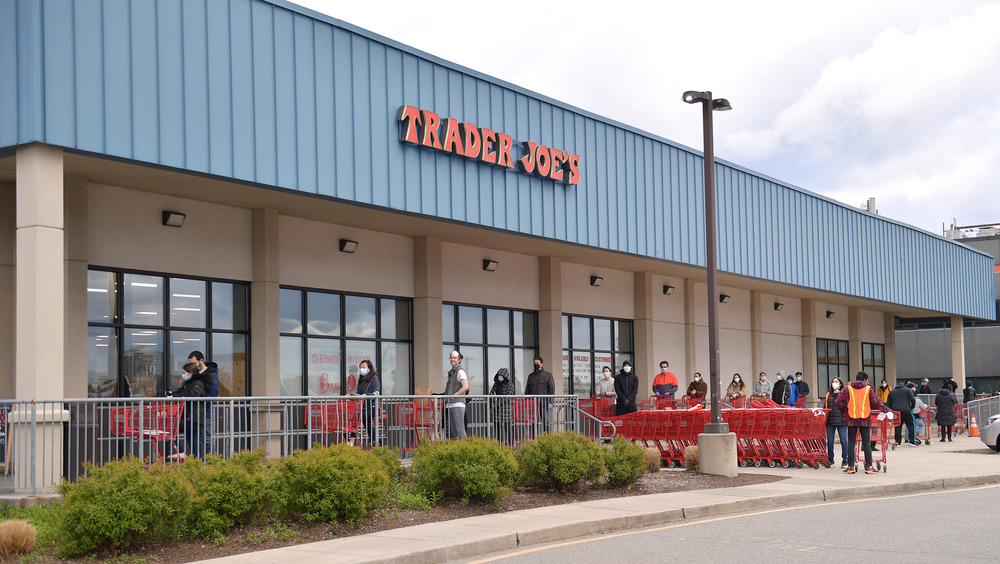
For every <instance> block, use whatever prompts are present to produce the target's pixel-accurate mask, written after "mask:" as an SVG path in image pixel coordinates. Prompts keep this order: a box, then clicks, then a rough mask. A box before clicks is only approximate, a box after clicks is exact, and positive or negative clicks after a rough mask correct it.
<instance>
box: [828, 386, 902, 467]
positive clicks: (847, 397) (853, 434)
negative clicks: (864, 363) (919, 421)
mask: <svg viewBox="0 0 1000 564" xmlns="http://www.w3.org/2000/svg"><path fill="white" fill-rule="evenodd" d="M868 378H869V376H868V373H867V372H858V375H857V376H855V377H854V381H853V382H851V384H850V385H849V386H847V387H846V388H845V389H843V390H841V392H840V395H839V396H837V402H836V406H837V408H838V409H840V411H841V412H842V413H843V414H844V419H845V420H846V422H847V452H849V453H851V456H852V460H851V463H850V464H849V465H848V466H847V468H844V473H845V474H855V473H857V471H858V468H857V465H856V461H855V460H853V457H854V452H855V448H854V445H855V443H856V442H857V440H858V439H857V436H858V434H860V435H861V439H860V440H861V446H862V448H863V449H864V451H865V474H874V473H875V469H874V468H873V467H872V444H871V437H872V433H871V417H870V416H871V412H872V410H878V411H881V412H882V413H888V417H889V418H890V419H891V418H892V412H891V411H890V410H889V408H888V407H886V405H885V404H884V403H882V402H880V401H878V396H876V395H875V390H873V389H872V386H871V384H870V383H869V382H868Z"/></svg>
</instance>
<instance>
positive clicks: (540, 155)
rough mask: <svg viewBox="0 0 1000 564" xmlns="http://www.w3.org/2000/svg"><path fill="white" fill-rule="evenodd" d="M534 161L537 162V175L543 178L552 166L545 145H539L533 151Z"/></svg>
mask: <svg viewBox="0 0 1000 564" xmlns="http://www.w3.org/2000/svg"><path fill="white" fill-rule="evenodd" d="M535 162H536V163H538V168H537V169H536V171H537V172H538V176H541V177H542V178H545V177H546V176H548V175H549V169H550V168H552V159H551V158H550V157H549V149H548V147H546V146H545V145H539V146H538V150H537V151H536V152H535Z"/></svg>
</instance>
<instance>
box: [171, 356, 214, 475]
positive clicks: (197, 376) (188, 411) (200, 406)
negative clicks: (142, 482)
mask: <svg viewBox="0 0 1000 564" xmlns="http://www.w3.org/2000/svg"><path fill="white" fill-rule="evenodd" d="M181 370H182V372H181V386H180V387H179V388H177V389H176V390H174V392H173V394H172V395H173V396H174V397H177V398H202V397H205V390H206V389H207V388H208V381H207V379H206V377H205V375H203V374H201V373H199V372H198V363H197V362H189V363H187V364H185V365H184V368H182V369H181ZM204 411H205V404H204V403H203V402H195V401H189V402H185V405H184V417H183V424H184V442H185V452H178V453H177V455H176V456H175V458H177V459H180V460H184V458H185V457H186V456H188V455H191V456H198V457H200V456H201V454H202V449H201V447H202V430H203V429H202V421H203V420H204Z"/></svg>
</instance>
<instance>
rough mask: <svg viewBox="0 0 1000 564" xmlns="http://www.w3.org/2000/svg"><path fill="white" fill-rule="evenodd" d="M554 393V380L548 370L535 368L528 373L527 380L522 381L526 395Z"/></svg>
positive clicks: (548, 394)
mask: <svg viewBox="0 0 1000 564" xmlns="http://www.w3.org/2000/svg"><path fill="white" fill-rule="evenodd" d="M554 393H556V384H555V380H553V379H552V373H551V372H549V371H548V370H535V371H534V372H532V373H531V374H528V380H527V381H526V382H525V383H524V395H526V396H551V395H552V394H554Z"/></svg>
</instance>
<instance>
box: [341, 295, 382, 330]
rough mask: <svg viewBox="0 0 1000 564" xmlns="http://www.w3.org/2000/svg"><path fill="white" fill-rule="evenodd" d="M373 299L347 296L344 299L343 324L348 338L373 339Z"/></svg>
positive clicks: (374, 327)
mask: <svg viewBox="0 0 1000 564" xmlns="http://www.w3.org/2000/svg"><path fill="white" fill-rule="evenodd" d="M375 319H376V318H375V298H363V297H361V296H347V297H346V298H345V299H344V320H345V321H344V322H345V323H346V325H347V327H346V329H347V331H345V333H346V335H347V336H348V337H364V338H369V339H372V338H375V329H376V326H375Z"/></svg>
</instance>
